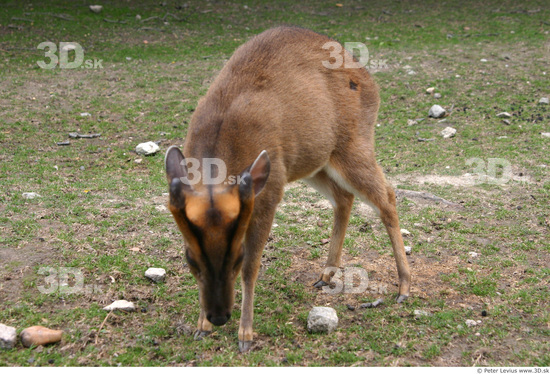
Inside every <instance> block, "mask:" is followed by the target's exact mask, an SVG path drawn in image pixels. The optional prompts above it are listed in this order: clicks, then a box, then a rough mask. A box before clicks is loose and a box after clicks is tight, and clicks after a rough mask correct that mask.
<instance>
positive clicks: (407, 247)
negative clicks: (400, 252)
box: [405, 245, 412, 256]
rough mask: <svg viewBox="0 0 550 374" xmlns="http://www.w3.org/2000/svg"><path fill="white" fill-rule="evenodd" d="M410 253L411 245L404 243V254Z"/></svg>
mask: <svg viewBox="0 0 550 374" xmlns="http://www.w3.org/2000/svg"><path fill="white" fill-rule="evenodd" d="M411 253H412V247H410V246H408V245H406V246H405V254H406V255H407V256H409V255H410V254H411Z"/></svg>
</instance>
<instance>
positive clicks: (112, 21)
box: [103, 18, 127, 23]
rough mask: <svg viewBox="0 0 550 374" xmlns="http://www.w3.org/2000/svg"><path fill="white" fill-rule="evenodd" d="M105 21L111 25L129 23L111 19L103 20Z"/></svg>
mask: <svg viewBox="0 0 550 374" xmlns="http://www.w3.org/2000/svg"><path fill="white" fill-rule="evenodd" d="M103 21H105V22H109V23H126V22H127V21H118V20H116V19H109V18H103Z"/></svg>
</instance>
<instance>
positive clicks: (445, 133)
mask: <svg viewBox="0 0 550 374" xmlns="http://www.w3.org/2000/svg"><path fill="white" fill-rule="evenodd" d="M455 134H456V129H455V128H453V127H445V128H444V129H443V130H441V136H442V137H443V139H448V138H452V137H453V136H455Z"/></svg>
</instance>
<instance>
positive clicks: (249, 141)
mask: <svg viewBox="0 0 550 374" xmlns="http://www.w3.org/2000/svg"><path fill="white" fill-rule="evenodd" d="M329 41H332V40H331V39H330V38H328V37H326V36H323V35H320V34H317V33H314V32H313V31H310V30H306V29H301V28H294V27H279V28H275V29H270V30H267V31H265V32H263V33H262V34H259V35H258V36H256V37H254V38H253V39H251V40H250V41H249V42H247V43H245V44H244V45H242V46H241V47H239V48H238V49H237V51H236V52H235V53H234V55H233V56H232V57H231V59H230V60H229V61H228V62H227V64H226V65H225V66H224V68H223V69H222V71H221V72H220V74H219V76H218V77H217V78H216V80H215V81H214V82H213V84H212V86H211V87H210V89H209V91H208V93H207V95H206V96H205V97H204V98H203V99H201V101H200V102H199V105H198V106H197V109H196V111H195V114H194V116H193V119H192V121H191V125H190V128H189V132H188V139H187V140H186V150H185V152H186V156H187V155H188V154H191V155H192V157H198V158H199V157H220V158H222V159H224V160H226V162H227V160H231V163H232V165H229V166H230V167H232V168H234V170H230V172H239V171H240V170H239V168H242V167H245V165H247V164H248V163H249V162H250V160H253V159H254V157H255V156H256V155H257V154H258V153H259V152H260V151H261V150H263V149H265V150H267V151H268V154H269V156H270V158H271V159H272V162H274V164H275V165H277V163H280V164H281V165H282V166H283V165H284V169H285V170H284V172H285V174H286V175H287V179H288V180H295V179H299V178H303V177H305V176H307V175H308V174H310V173H311V172H313V171H314V170H316V169H318V168H320V167H322V166H323V165H324V164H326V162H328V159H329V158H330V155H331V154H332V153H333V152H334V151H335V150H337V149H338V148H342V147H346V146H347V144H348V143H349V142H352V141H353V138H354V137H356V136H366V137H369V138H370V139H372V136H373V123H374V122H375V120H376V114H377V110H378V102H379V99H378V91H377V87H376V84H375V83H374V81H373V80H372V78H371V77H370V75H369V74H368V73H367V71H366V70H365V69H364V68H345V66H342V67H340V68H337V69H328V68H326V67H325V66H324V65H323V61H327V62H333V61H334V60H331V58H330V49H327V48H323V46H324V45H325V43H327V42H329ZM345 53H346V54H347V52H345ZM348 58H350V57H348ZM198 138H201V139H202V141H201V142H198V141H195V140H194V139H198ZM205 139H207V141H205ZM282 166H281V167H282Z"/></svg>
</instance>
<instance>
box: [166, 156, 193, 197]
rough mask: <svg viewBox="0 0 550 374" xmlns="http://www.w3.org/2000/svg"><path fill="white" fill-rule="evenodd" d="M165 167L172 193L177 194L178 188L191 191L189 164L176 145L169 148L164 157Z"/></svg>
mask: <svg viewBox="0 0 550 374" xmlns="http://www.w3.org/2000/svg"><path fill="white" fill-rule="evenodd" d="M164 168H165V169H166V179H168V184H169V185H170V193H172V194H173V195H177V193H176V192H177V191H176V190H177V189H181V188H183V189H184V190H188V191H191V190H193V187H191V185H190V184H189V183H186V181H187V175H188V174H187V165H186V163H185V157H183V154H182V153H181V151H180V150H179V148H178V147H176V146H175V145H173V146H171V147H170V148H168V150H167V151H166V156H165V158H164Z"/></svg>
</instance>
